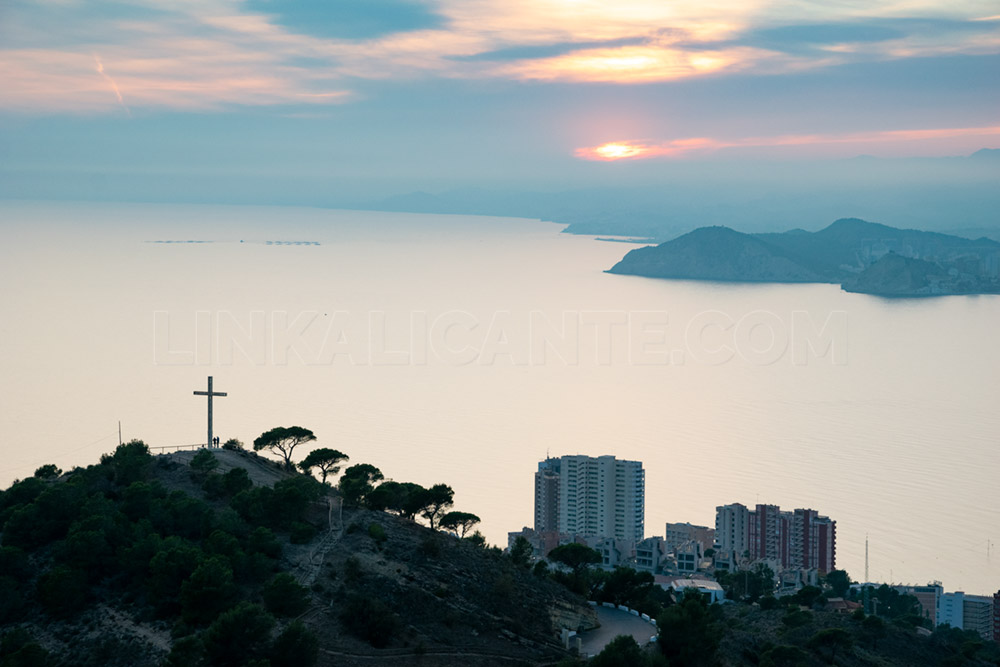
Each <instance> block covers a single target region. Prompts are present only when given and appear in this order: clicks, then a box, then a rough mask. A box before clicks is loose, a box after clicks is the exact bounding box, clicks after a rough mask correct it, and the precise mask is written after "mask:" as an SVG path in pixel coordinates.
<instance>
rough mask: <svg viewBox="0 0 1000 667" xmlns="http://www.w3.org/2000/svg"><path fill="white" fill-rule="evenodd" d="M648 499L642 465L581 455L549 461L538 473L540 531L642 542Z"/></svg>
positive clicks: (536, 527) (536, 521)
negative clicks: (646, 500)
mask: <svg viewBox="0 0 1000 667" xmlns="http://www.w3.org/2000/svg"><path fill="white" fill-rule="evenodd" d="M645 497H646V487H645V472H644V471H643V469H642V463H641V462H639V461H624V460H619V459H616V458H615V457H614V456H598V457H592V456H583V455H579V454H578V455H568V456H561V457H558V458H547V459H545V460H544V461H541V462H539V464H538V471H537V472H536V473H535V531H537V532H547V531H555V532H559V533H568V534H571V535H580V536H584V537H610V538H616V539H619V540H631V541H633V542H639V541H641V540H642V538H643V536H644V535H643V533H644V527H645V526H644V523H645Z"/></svg>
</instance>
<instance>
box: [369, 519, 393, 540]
mask: <svg viewBox="0 0 1000 667" xmlns="http://www.w3.org/2000/svg"><path fill="white" fill-rule="evenodd" d="M368 536H369V537H371V538H372V539H373V540H375V542H377V543H378V544H379V545H381V544H382V543H383V542H385V541H386V540H387V539H389V537H388V536H387V535H386V534H385V528H383V527H382V526H381V525H380V524H377V523H373V524H371V525H370V526H368Z"/></svg>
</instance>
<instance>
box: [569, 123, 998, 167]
mask: <svg viewBox="0 0 1000 667" xmlns="http://www.w3.org/2000/svg"><path fill="white" fill-rule="evenodd" d="M995 135H1000V126H987V127H957V128H934V129H923V130H887V131H882V132H853V133H845V134H786V135H778V136H773V137H747V138H744V139H734V140H725V139H712V138H708V137H693V138H689V139H674V140H671V141H663V142H659V143H651V142H648V141H615V142H610V143H606V144H600V145H598V146H589V147H584V148H578V149H576V150H575V151H574V153H573V154H574V155H575V156H576V157H578V158H580V159H583V160H596V161H603V162H614V161H617V160H636V159H648V158H654V157H673V156H678V155H683V154H685V153H690V152H694V151H711V150H720V149H725V148H752V147H767V146H817V145H830V144H878V143H894V142H919V141H929V140H937V139H956V138H961V137H989V136H995Z"/></svg>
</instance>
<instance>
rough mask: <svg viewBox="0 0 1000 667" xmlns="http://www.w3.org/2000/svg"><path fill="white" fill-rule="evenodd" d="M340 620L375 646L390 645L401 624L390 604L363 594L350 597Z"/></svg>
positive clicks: (356, 635)
mask: <svg viewBox="0 0 1000 667" xmlns="http://www.w3.org/2000/svg"><path fill="white" fill-rule="evenodd" d="M340 620H341V622H342V623H343V624H344V627H345V628H346V629H347V631H348V632H350V633H351V634H352V635H354V636H355V637H358V638H359V639H364V640H365V641H367V642H368V643H369V644H371V645H372V646H374V647H375V648H384V647H386V646H388V645H389V642H390V641H392V637H393V635H394V634H395V633H396V631H397V629H398V628H399V625H400V623H399V619H398V618H397V616H396V614H395V613H393V611H392V609H391V608H389V606H388V605H386V604H385V603H384V602H382V601H381V600H376V599H372V598H368V597H364V596H361V595H352V596H351V597H349V598H348V600H347V604H346V605H345V606H344V611H343V613H342V614H341V615H340Z"/></svg>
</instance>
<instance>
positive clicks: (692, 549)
mask: <svg viewBox="0 0 1000 667" xmlns="http://www.w3.org/2000/svg"><path fill="white" fill-rule="evenodd" d="M674 554H675V556H676V558H677V570H678V572H681V573H686V574H690V573H692V572H697V571H698V566H699V565H700V564H701V558H702V555H703V552H702V550H701V543H700V542H695V541H694V540H688V541H687V542H685V543H684V544H682V545H680V546H679V547H677V548H676V549H674Z"/></svg>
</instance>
